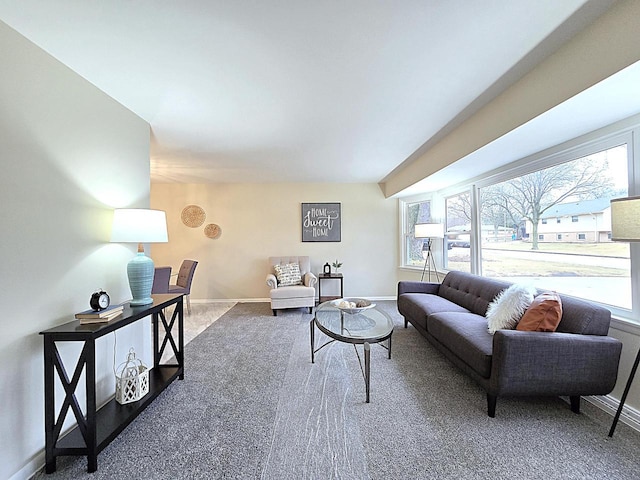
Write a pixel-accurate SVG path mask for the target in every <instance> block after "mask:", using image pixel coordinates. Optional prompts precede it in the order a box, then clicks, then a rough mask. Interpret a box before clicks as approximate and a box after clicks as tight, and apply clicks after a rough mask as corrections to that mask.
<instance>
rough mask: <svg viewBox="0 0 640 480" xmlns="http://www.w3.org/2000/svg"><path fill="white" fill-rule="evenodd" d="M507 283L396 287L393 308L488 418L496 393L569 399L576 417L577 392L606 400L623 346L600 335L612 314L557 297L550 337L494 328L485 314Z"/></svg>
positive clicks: (448, 281) (452, 280)
mask: <svg viewBox="0 0 640 480" xmlns="http://www.w3.org/2000/svg"><path fill="white" fill-rule="evenodd" d="M509 285H511V284H510V283H506V282H503V281H498V280H495V279H490V278H486V277H480V276H476V275H472V274H469V273H464V272H449V273H448V274H447V275H446V277H445V278H444V280H443V281H442V283H441V284H439V283H426V282H408V281H403V282H399V283H398V311H399V312H400V314H401V315H402V316H403V317H404V323H405V328H406V327H407V326H408V323H411V324H412V325H413V326H414V327H415V329H416V330H417V331H418V332H420V333H421V334H422V335H424V336H425V337H426V338H427V340H429V342H430V343H432V344H433V345H434V346H435V347H436V348H438V349H439V350H440V351H441V352H442V353H443V354H444V355H445V356H446V357H447V358H448V359H449V360H451V361H452V362H453V363H454V364H455V365H456V366H458V367H459V368H460V369H461V370H462V371H464V372H465V373H466V374H468V375H469V376H470V377H471V378H473V379H474V380H475V381H476V382H477V383H478V384H479V385H480V386H481V387H482V388H483V389H484V390H485V391H486V392H487V413H488V415H489V416H490V417H494V416H495V410H496V401H497V398H498V396H499V395H500V396H517V395H526V396H542V395H552V396H561V395H562V396H565V395H566V396H569V398H570V401H571V410H572V411H574V412H575V413H579V412H580V396H581V395H606V394H608V393H609V392H611V390H613V387H614V385H615V383H616V378H617V375H618V363H619V360H620V352H621V350H622V343H621V342H620V341H619V340H617V339H615V338H612V337H609V336H607V334H608V331H609V323H610V321H611V312H610V311H609V310H607V309H606V308H603V307H600V306H597V305H594V304H591V303H589V302H586V301H582V300H578V299H576V298H573V297H568V296H563V295H561V296H560V297H561V300H562V307H563V311H562V319H561V321H560V324H559V326H558V328H557V330H556V332H553V333H550V332H525V331H519V330H498V331H497V332H496V333H495V335H491V334H489V333H488V329H487V320H486V318H485V317H484V315H485V313H486V311H487V307H488V305H489V303H490V302H492V301H493V299H494V298H495V296H496V295H497V294H498V293H500V292H501V291H502V290H503V289H505V288H507V287H508V286H509Z"/></svg>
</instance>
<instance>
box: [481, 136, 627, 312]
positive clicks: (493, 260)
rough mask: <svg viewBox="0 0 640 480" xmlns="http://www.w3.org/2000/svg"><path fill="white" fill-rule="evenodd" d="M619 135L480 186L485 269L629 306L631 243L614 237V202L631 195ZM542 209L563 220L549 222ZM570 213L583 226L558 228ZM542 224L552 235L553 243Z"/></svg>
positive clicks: (488, 273) (499, 275) (624, 148)
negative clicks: (612, 236) (618, 240)
mask: <svg viewBox="0 0 640 480" xmlns="http://www.w3.org/2000/svg"><path fill="white" fill-rule="evenodd" d="M625 138H626V137H625ZM620 140H621V137H618V144H617V145H616V143H610V144H609V145H606V144H604V143H601V144H600V145H602V147H601V148H599V149H598V148H596V147H593V148H592V151H591V152H589V150H586V149H584V147H583V149H582V150H580V151H581V152H582V153H581V154H576V155H575V156H574V157H573V158H571V157H570V156H569V154H568V153H566V152H563V153H562V154H558V159H557V160H555V162H556V163H553V161H554V158H552V157H547V158H545V159H544V162H545V163H544V164H543V163H541V164H540V165H541V166H539V167H538V169H536V170H533V171H530V172H529V173H527V172H526V171H524V172H523V171H520V172H518V173H517V176H516V175H514V174H512V175H511V176H509V175H508V174H505V175H503V178H504V180H503V181H500V182H499V183H492V184H489V185H486V186H481V188H480V189H479V202H480V207H481V208H480V219H481V223H482V227H481V235H480V238H479V240H480V247H481V251H480V261H481V264H480V272H479V273H482V274H483V275H485V276H488V277H495V278H502V279H510V278H511V279H513V280H512V281H516V280H517V281H523V280H531V281H533V282H534V284H535V285H536V286H537V287H540V288H544V289H552V290H556V291H558V292H560V293H564V294H568V295H573V296H576V297H582V298H589V299H591V300H595V301H598V302H601V303H604V304H608V305H611V306H614V307H620V308H625V309H630V308H631V270H630V259H629V257H630V255H629V244H628V243H623V242H612V241H611V218H610V207H609V203H610V200H611V199H612V198H619V197H625V196H627V195H628V186H629V175H628V156H627V155H628V154H627V145H626V143H622V144H620V143H619V142H620ZM610 142H615V140H611V141H610ZM530 192H536V195H530ZM543 215H545V216H546V217H547V218H554V217H555V218H556V222H555V223H554V224H553V225H547V222H546V221H545V218H542V216H543ZM563 217H564V218H571V223H574V222H577V221H578V218H579V220H580V221H579V223H580V229H581V231H582V233H581V232H578V231H576V230H571V226H570V224H569V225H567V222H565V223H564V224H563V226H562V231H558V230H559V229H560V228H561V227H560V225H558V223H560V219H561V218H563ZM541 225H546V226H545V227H544V232H545V233H547V234H551V235H553V236H551V237H550V236H549V235H546V238H547V242H544V240H545V235H544V234H542V233H540V232H539V231H538V229H539V227H541ZM556 225H557V226H556ZM554 230H555V231H554ZM584 232H588V234H587V233H584ZM552 238H555V239H556V241H548V240H549V239H552ZM587 238H588V240H587ZM578 240H580V242H578ZM540 252H544V254H545V255H541V254H540ZM567 254H569V255H567ZM594 257H600V258H594ZM598 279H602V280H603V281H598ZM603 284H604V285H606V286H607V288H593V285H603Z"/></svg>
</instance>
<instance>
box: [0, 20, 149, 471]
mask: <svg viewBox="0 0 640 480" xmlns="http://www.w3.org/2000/svg"><path fill="white" fill-rule="evenodd" d="M0 45H2V48H0V65H2V75H0V161H1V162H2V175H0V204H1V207H0V208H1V209H0V212H1V213H0V215H1V217H0V220H1V222H0V223H1V224H2V249H0V265H2V275H1V276H0V304H1V305H2V315H0V331H1V332H2V334H1V335H0V365H2V368H0V385H1V387H0V405H2V407H0V411H1V412H2V413H1V414H0V438H2V441H0V444H1V445H2V448H0V478H16V479H17V478H27V477H28V476H29V475H30V474H31V473H33V472H34V471H35V470H36V469H37V468H39V467H40V466H42V465H43V464H44V391H43V384H44V379H43V352H42V350H43V349H42V345H43V341H42V337H41V336H40V335H39V334H38V332H40V331H42V330H45V329H47V328H50V327H53V326H55V325H59V324H62V323H65V322H67V321H71V320H72V319H73V314H74V312H77V311H80V310H86V309H87V308H89V307H88V300H89V297H90V295H91V293H92V292H93V290H94V289H95V288H99V287H103V288H105V289H106V290H107V291H108V292H110V294H111V296H112V298H113V301H114V302H122V301H124V300H126V299H128V298H130V294H129V291H128V283H127V279H126V263H127V261H128V260H129V259H130V258H131V257H132V256H133V255H134V253H133V250H132V248H131V247H125V246H122V245H115V244H113V245H111V244H109V243H108V241H109V235H110V222H111V217H112V210H113V207H114V206H129V205H131V206H148V201H149V127H148V125H147V124H146V123H145V122H144V121H142V120H141V119H140V118H138V117H137V116H135V115H134V114H132V113H131V112H129V111H128V110H126V109H125V108H123V107H122V106H121V105H120V104H118V103H117V102H115V101H114V100H113V99H111V98H109V97H108V96H106V95H105V94H103V93H102V92H100V91H99V90H97V89H96V88H95V87H94V86H93V85H91V84H89V83H88V82H87V81H85V80H84V79H82V78H81V77H79V76H78V75H76V74H75V73H73V72H72V71H71V70H69V69H68V68H67V67H65V66H63V65H62V64H60V63H59V62H57V61H56V60H54V59H53V58H51V57H50V56H49V55H47V54H46V53H44V52H43V51H42V50H40V49H39V48H37V47H35V46H34V45H33V44H31V43H30V42H28V41H27V40H25V39H24V38H23V37H22V36H20V35H19V34H17V33H16V32H15V31H13V30H12V29H10V28H9V27H7V26H6V25H5V24H4V23H2V22H0ZM144 333H145V332H144V330H143V327H142V326H140V327H137V328H135V329H127V330H126V331H121V332H119V333H118V342H119V343H118V346H120V345H122V349H125V350H124V351H123V352H120V351H118V354H119V355H121V356H122V358H123V359H124V354H125V352H126V349H127V348H128V346H129V344H130V343H131V344H135V345H138V344H139V342H138V341H139V339H140V337H142V335H143V334H144ZM60 351H61V355H62V356H63V358H64V359H65V360H74V362H75V359H72V358H71V357H72V356H74V355H76V356H77V350H75V349H74V348H72V347H71V346H69V345H64V346H61V347H60ZM96 360H97V363H98V368H97V369H96V370H97V371H96V376H97V379H98V382H99V385H98V396H99V397H98V398H99V401H104V400H105V399H106V398H108V397H109V396H112V395H113V394H114V388H115V383H114V379H113V373H112V364H113V343H112V339H111V336H109V338H105V339H104V340H101V341H99V342H98V351H97V352H96ZM58 398H60V397H58ZM79 399H80V402H81V404H82V405H83V404H84V400H83V395H81V394H80V395H79Z"/></svg>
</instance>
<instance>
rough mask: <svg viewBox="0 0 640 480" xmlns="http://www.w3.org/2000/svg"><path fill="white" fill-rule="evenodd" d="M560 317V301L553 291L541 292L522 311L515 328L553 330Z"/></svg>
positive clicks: (538, 330) (537, 330) (535, 330)
mask: <svg viewBox="0 0 640 480" xmlns="http://www.w3.org/2000/svg"><path fill="white" fill-rule="evenodd" d="M560 319H562V301H561V300H560V296H559V295H558V294H557V293H555V292H546V293H541V294H540V295H538V296H537V297H536V298H534V299H533V302H531V306H530V307H529V308H528V309H527V311H526V312H524V315H523V316H522V318H521V319H520V322H519V323H518V326H517V327H516V330H524V331H528V332H555V331H556V328H558V324H559V323H560Z"/></svg>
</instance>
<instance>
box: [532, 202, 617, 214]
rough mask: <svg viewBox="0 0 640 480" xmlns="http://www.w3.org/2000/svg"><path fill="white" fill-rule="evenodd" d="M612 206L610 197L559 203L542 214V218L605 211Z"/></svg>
mask: <svg viewBox="0 0 640 480" xmlns="http://www.w3.org/2000/svg"><path fill="white" fill-rule="evenodd" d="M610 207H611V203H610V199H609V198H596V199H593V200H581V201H579V202H568V203H559V204H558V205H554V206H553V207H551V208H550V209H549V210H547V211H546V212H544V213H543V214H542V215H540V218H552V217H566V216H570V215H585V214H589V213H599V212H603V211H604V210H606V209H607V208H610Z"/></svg>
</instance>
